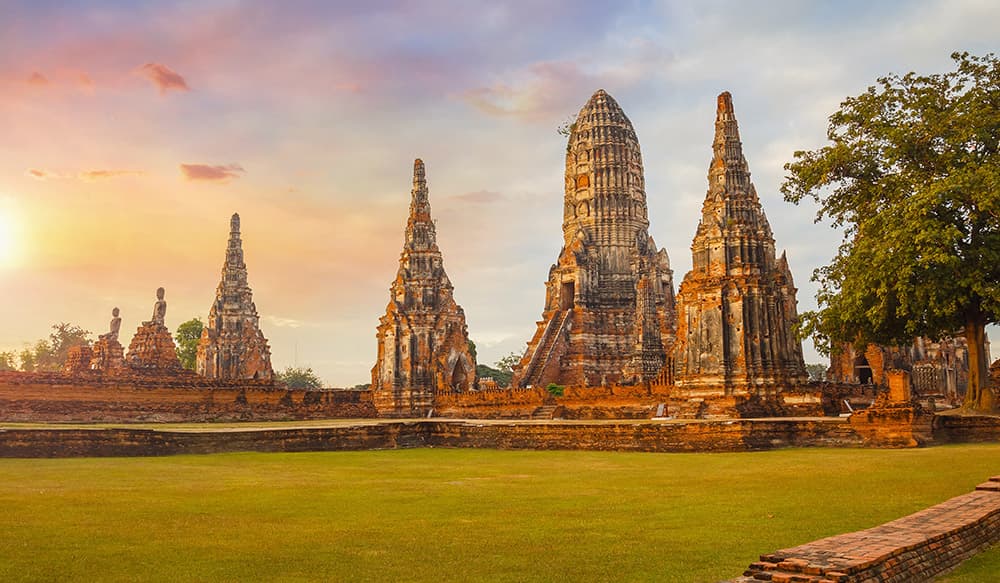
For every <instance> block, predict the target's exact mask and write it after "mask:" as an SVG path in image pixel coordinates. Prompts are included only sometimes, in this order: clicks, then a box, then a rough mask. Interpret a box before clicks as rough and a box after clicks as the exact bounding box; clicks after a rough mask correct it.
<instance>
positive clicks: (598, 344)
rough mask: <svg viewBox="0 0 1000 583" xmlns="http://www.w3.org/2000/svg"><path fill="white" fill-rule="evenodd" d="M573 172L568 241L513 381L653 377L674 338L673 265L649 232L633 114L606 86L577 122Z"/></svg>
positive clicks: (569, 151) (569, 175)
mask: <svg viewBox="0 0 1000 583" xmlns="http://www.w3.org/2000/svg"><path fill="white" fill-rule="evenodd" d="M565 179H566V180H565V182H566V184H565V196H564V202H565V205H564V210H563V224H562V229H563V247H562V250H561V251H560V253H559V258H558V260H557V262H556V264H555V265H553V266H552V268H551V269H550V270H549V277H548V281H547V282H546V286H545V308H544V310H543V312H542V319H541V321H539V322H538V326H537V329H536V331H535V334H534V336H533V337H532V339H531V340H530V341H529V342H528V347H527V350H526V351H525V353H524V356H523V357H522V359H521V362H520V363H519V364H518V365H517V366H516V367H515V370H514V378H513V381H512V384H513V386H516V387H527V386H534V387H544V386H546V385H547V384H549V383H557V384H561V385H574V386H595V385H604V384H608V383H621V382H636V381H648V380H652V379H654V378H656V377H657V376H658V375H659V374H660V373H661V370H662V369H663V368H664V366H665V364H666V363H667V361H668V357H669V355H670V354H671V352H670V351H671V349H672V347H673V340H674V292H673V272H672V271H671V269H670V260H669V258H668V256H667V252H666V250H664V249H659V250H657V248H656V244H655V243H654V241H653V238H652V237H650V236H649V220H648V218H647V216H646V213H647V211H646V192H645V183H644V178H643V169H642V154H641V152H640V151H639V141H638V139H637V138H636V135H635V130H634V129H633V127H632V122H630V121H629V119H628V117H626V116H625V113H624V112H623V111H622V108H621V107H619V106H618V103H616V102H615V100H614V99H613V98H612V97H611V96H610V95H608V94H607V93H606V92H605V91H604V90H603V89H602V90H599V91H597V92H596V93H594V95H593V97H591V98H590V101H588V102H587V104H586V105H584V107H583V109H581V110H580V113H579V115H578V116H577V118H576V122H575V123H574V124H573V125H572V126H571V131H570V135H569V144H568V145H567V147H566V175H565Z"/></svg>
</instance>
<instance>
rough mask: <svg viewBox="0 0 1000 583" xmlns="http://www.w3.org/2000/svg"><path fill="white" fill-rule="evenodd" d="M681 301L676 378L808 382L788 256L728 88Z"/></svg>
mask: <svg viewBox="0 0 1000 583" xmlns="http://www.w3.org/2000/svg"><path fill="white" fill-rule="evenodd" d="M691 252H692V255H693V267H692V269H691V271H690V272H689V273H688V274H687V275H686V276H685V277H684V282H683V283H682V284H681V288H680V292H679V293H678V296H677V302H678V333H677V336H678V342H677V349H676V363H677V370H676V382H677V384H678V386H682V387H683V386H708V385H711V386H718V387H720V390H723V391H724V392H725V393H726V394H740V393H746V392H753V393H756V392H759V391H761V390H763V391H764V392H765V393H768V394H770V393H772V392H774V391H776V390H780V389H781V388H784V387H788V386H794V385H797V384H800V383H803V382H805V381H806V379H807V376H806V373H805V368H804V364H803V360H802V345H801V343H800V342H799V340H798V338H797V337H796V335H795V332H794V325H795V322H796V320H797V318H798V316H797V312H796V299H795V292H796V290H795V287H794V284H793V283H792V281H791V271H790V270H789V268H788V261H787V258H786V257H785V256H784V255H782V258H781V261H775V250H774V236H773V235H772V233H771V226H770V225H769V224H768V222H767V217H765V216H764V210H763V208H762V207H761V204H760V199H759V198H758V196H757V190H756V188H755V187H754V185H753V183H752V182H751V181H750V170H749V166H748V165H747V161H746V158H744V156H743V144H742V142H740V132H739V125H738V124H737V122H736V115H735V113H734V110H733V101H732V96H730V94H729V93H728V92H725V93H722V94H721V95H719V98H718V107H717V111H716V117H715V139H714V140H713V142H712V161H711V163H710V164H709V169H708V192H707V193H706V195H705V202H704V204H703V206H702V213H701V221H700V222H699V224H698V229H697V232H696V233H695V236H694V241H693V242H692V244H691Z"/></svg>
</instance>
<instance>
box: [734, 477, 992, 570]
mask: <svg viewBox="0 0 1000 583" xmlns="http://www.w3.org/2000/svg"><path fill="white" fill-rule="evenodd" d="M992 484H996V485H997V486H1000V476H997V477H994V478H991V480H990V482H988V483H987V484H985V485H983V486H981V487H980V488H977V490H976V491H974V492H970V493H968V494H963V495H961V496H957V497H955V498H952V499H951V500H948V501H946V502H942V503H941V504H938V505H937V506H932V507H930V508H927V509H925V510H921V511H920V512H917V513H914V514H911V515H909V516H906V517H904V518H900V519H898V520H894V521H892V522H887V523H885V524H882V525H880V526H876V527H874V528H869V529H867V530H861V531H857V532H851V533H847V534H842V535H838V536H832V537H829V538H824V539H821V540H818V541H814V542H811V543H808V544H804V545H801V546H797V547H794V548H790V549H782V550H780V551H776V552H774V553H770V554H766V555H761V557H760V561H757V562H755V563H752V564H751V565H750V566H749V568H748V569H747V570H746V571H745V572H744V574H743V576H742V577H739V578H737V579H733V581H737V582H741V583H750V582H752V581H762V580H763V581H797V582H803V583H823V582H826V581H836V582H844V583H847V582H851V583H853V582H866V581H896V582H902V581H929V580H931V579H932V578H933V577H934V576H936V575H939V574H941V573H943V572H945V571H948V570H950V569H952V568H954V567H955V566H956V565H958V564H959V563H961V562H962V561H963V560H965V559H967V558H969V557H971V556H972V555H974V554H976V553H977V552H979V551H982V550H984V549H986V548H987V547H989V546H990V545H993V544H995V543H997V542H1000V491H998V490H1000V488H998V489H997V490H994V489H993V486H992Z"/></svg>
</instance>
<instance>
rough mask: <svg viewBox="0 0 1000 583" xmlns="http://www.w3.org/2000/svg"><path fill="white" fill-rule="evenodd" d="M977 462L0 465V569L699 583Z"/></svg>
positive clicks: (863, 457) (145, 575) (818, 454)
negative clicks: (696, 582)
mask: <svg viewBox="0 0 1000 583" xmlns="http://www.w3.org/2000/svg"><path fill="white" fill-rule="evenodd" d="M991 474H1000V444H989V445H964V446H944V447H934V448H928V449H914V450H860V449H793V450H780V451H769V452H760V453H735V454H643V453H610V452H581V451H556V452H536V451H492V450H471V449H468V450H449V449H413V450H397V451H371V452H333V453H298V454H220V455H206V456H176V457H163V458H102V459H62V460H11V459H3V460H0V507H2V509H3V511H2V513H0V581H52V580H61V581H63V580H72V581H136V580H159V581H249V580H274V581H316V580H324V581H330V580H334V581H449V582H451V581H480V580H489V581H718V580H719V579H723V578H728V577H732V576H736V575H738V574H739V573H741V572H742V570H743V568H744V567H745V566H746V565H747V564H749V563H750V562H751V561H752V560H754V559H755V558H756V556H757V555H758V554H759V553H761V552H767V551H772V550H776V549H778V548H781V547H787V546H793V545H796V544H800V543H804V542H808V541H810V540H813V539H816V538H819V537H823V536H829V535H832V534H837V533H841V532H846V531H850V530H857V529H860V528H866V527H869V526H874V525H876V524H879V523H881V522H885V521H887V520H892V519H894V518H898V517H900V516H903V515H906V514H909V513H911V512H914V511H916V510H919V509H921V508H924V507H926V506H929V505H932V504H935V503H938V502H941V501H943V500H945V499H947V498H950V497H952V496H956V495H958V494H963V493H965V492H968V491H970V490H971V489H972V488H973V487H974V486H975V485H976V484H977V483H979V482H981V481H983V480H984V479H985V478H986V477H987V476H989V475H991ZM997 573H1000V549H996V548H995V549H993V550H992V551H990V552H988V553H986V554H984V555H981V556H980V557H978V558H977V559H975V560H974V561H972V562H970V563H968V564H967V565H966V566H964V567H963V569H962V570H961V571H960V572H959V573H956V574H955V575H953V576H952V578H950V579H949V580H950V581H961V582H968V581H991V580H996V579H995V577H996V574H997Z"/></svg>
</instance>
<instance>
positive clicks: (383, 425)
mask: <svg viewBox="0 0 1000 583" xmlns="http://www.w3.org/2000/svg"><path fill="white" fill-rule="evenodd" d="M858 444H860V441H859V440H858V439H857V437H856V436H855V435H854V434H853V433H852V432H851V431H850V427H849V426H848V424H847V423H845V422H843V421H842V420H839V419H829V420H825V421H805V420H771V421H737V422H732V421H700V422H693V423H653V422H650V423H635V422H627V421H626V422H621V423H593V422H590V423H588V422H577V423H573V422H567V423H557V424H544V423H525V422H516V421H510V422H496V421H494V422H465V421H433V420H431V421H423V420H421V421H384V422H379V423H365V422H359V423H358V424H356V425H336V426H331V427H309V428H295V429H282V428H269V429H257V430H226V431H206V432H200V433H199V432H191V431H183V432H179V431H170V430H167V431H164V430H149V429H123V428H115V429H100V428H95V429H52V428H44V429H5V430H2V431H0V457H84V456H125V455H172V454H183V453H222V452H241V451H260V452H278V451H347V450H367V449H393V448H407V447H425V446H433V447H475V448H496V449H537V450H554V449H579V450H600V451H650V452H653V451H659V452H671V451H673V452H692V451H749V450H766V449H774V448H778V447H789V446H814V445H815V446H852V445H858Z"/></svg>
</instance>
